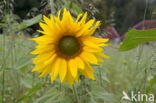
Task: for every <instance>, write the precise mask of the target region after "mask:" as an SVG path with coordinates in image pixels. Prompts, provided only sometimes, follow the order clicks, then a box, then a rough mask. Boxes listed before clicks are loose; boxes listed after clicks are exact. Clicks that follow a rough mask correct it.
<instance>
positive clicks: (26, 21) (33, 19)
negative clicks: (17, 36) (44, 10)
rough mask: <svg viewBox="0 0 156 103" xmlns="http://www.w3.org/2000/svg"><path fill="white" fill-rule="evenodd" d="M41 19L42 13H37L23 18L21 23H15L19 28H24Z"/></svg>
mask: <svg viewBox="0 0 156 103" xmlns="http://www.w3.org/2000/svg"><path fill="white" fill-rule="evenodd" d="M41 19H42V15H38V16H36V17H34V18H32V19H29V20H24V21H23V22H22V23H21V24H19V25H17V26H18V27H19V30H22V29H25V28H27V27H29V26H32V25H34V24H36V23H38V22H39V21H40V20H41Z"/></svg>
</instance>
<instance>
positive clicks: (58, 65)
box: [51, 58, 61, 81]
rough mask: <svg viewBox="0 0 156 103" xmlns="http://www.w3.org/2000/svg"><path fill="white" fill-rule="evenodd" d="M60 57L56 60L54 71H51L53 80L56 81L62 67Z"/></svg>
mask: <svg viewBox="0 0 156 103" xmlns="http://www.w3.org/2000/svg"><path fill="white" fill-rule="evenodd" d="M60 65H61V64H60V58H57V59H56V61H55V62H54V64H53V67H52V71H51V81H54V80H55V79H56V78H57V76H58V73H59V69H60Z"/></svg>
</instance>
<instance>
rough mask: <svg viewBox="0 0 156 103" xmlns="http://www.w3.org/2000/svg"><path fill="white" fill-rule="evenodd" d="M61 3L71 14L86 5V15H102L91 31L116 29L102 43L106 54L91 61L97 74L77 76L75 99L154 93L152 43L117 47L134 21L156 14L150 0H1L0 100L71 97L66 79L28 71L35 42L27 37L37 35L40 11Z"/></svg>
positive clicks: (41, 101)
mask: <svg viewBox="0 0 156 103" xmlns="http://www.w3.org/2000/svg"><path fill="white" fill-rule="evenodd" d="M64 7H65V8H68V9H69V10H70V11H71V12H72V15H73V16H74V17H76V15H77V14H79V13H82V12H85V11H87V12H88V14H89V18H95V19H97V20H101V22H102V25H101V27H100V28H99V29H98V30H97V32H96V34H95V36H97V37H101V38H102V37H105V35H106V32H105V28H107V27H114V28H115V29H116V31H118V35H119V36H118V37H113V36H112V37H110V38H111V40H110V42H109V44H110V46H109V47H106V48H105V53H106V54H107V55H109V56H110V59H106V60H105V62H104V63H102V64H101V65H100V66H94V65H93V68H94V70H95V77H96V80H95V81H93V80H89V79H87V78H85V77H84V76H81V77H80V81H79V83H78V84H76V91H77V94H78V98H79V102H80V103H148V102H146V101H142V102H130V101H124V100H121V98H122V96H123V94H122V92H123V91H125V92H126V93H128V94H130V92H131V91H134V92H135V93H138V92H141V93H144V94H150V93H152V94H154V95H155V96H156V43H155V42H148V43H144V44H141V45H139V46H137V47H136V48H134V49H131V50H129V51H120V50H119V48H120V45H121V43H122V37H123V35H124V34H126V33H127V32H128V31H129V30H130V29H131V28H133V26H134V25H136V24H137V23H139V22H140V21H143V20H154V19H156V1H155V0H49V1H48V0H1V1H0V103H76V100H75V95H74V94H73V88H72V87H71V86H70V85H68V84H66V83H63V84H61V83H60V82H59V80H56V81H55V82H53V83H52V82H51V81H50V80H49V77H48V76H46V77H44V78H38V75H39V74H38V73H32V72H31V70H32V68H33V67H34V65H33V64H32V58H33V57H34V56H33V55H31V54H30V51H32V50H34V46H35V43H34V42H33V41H31V40H29V39H30V38H32V37H36V36H40V35H41V34H39V33H38V32H36V30H38V29H39V25H38V22H39V21H41V19H42V15H46V16H48V15H49V14H50V13H52V14H54V15H55V14H56V13H57V11H58V10H59V9H60V8H64ZM145 26H146V25H145V24H143V25H142V29H145ZM155 33H156V32H155ZM112 38H113V39H112ZM128 42H129V43H130V44H131V43H132V42H133V41H128ZM132 44H133V43H132ZM149 103H150V102H149Z"/></svg>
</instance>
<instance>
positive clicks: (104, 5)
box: [14, 0, 156, 35]
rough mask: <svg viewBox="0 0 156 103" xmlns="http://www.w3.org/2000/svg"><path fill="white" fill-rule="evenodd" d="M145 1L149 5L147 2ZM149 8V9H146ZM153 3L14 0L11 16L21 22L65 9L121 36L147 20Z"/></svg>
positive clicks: (140, 1) (102, 0) (86, 0)
mask: <svg viewBox="0 0 156 103" xmlns="http://www.w3.org/2000/svg"><path fill="white" fill-rule="evenodd" d="M146 1H148V2H146ZM149 5H150V6H149ZM155 5H156V3H155V2H150V0H96V1H95V0H38V1H37V0H15V6H14V8H15V10H14V13H15V14H17V15H19V16H20V17H21V18H22V19H24V18H25V19H26V18H30V17H33V16H34V15H35V16H36V15H38V14H40V13H41V14H44V15H47V14H49V13H50V12H51V11H52V13H53V14H55V13H56V12H57V11H58V10H59V9H60V8H64V7H66V8H68V9H70V11H72V13H73V15H74V16H76V15H77V14H78V13H81V12H82V11H87V12H88V13H89V15H90V16H91V17H92V18H96V19H99V20H101V21H102V27H101V29H103V28H105V27H106V26H115V27H116V28H117V30H118V31H119V32H120V35H122V34H123V33H124V32H126V31H127V29H128V28H129V27H133V26H134V25H135V24H137V23H138V22H140V21H142V20H143V19H144V14H145V9H147V11H148V12H147V14H146V17H145V18H146V19H150V18H151V16H152V14H151V12H153V10H154V8H155Z"/></svg>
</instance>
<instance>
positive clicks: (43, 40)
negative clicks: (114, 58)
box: [32, 9, 108, 85]
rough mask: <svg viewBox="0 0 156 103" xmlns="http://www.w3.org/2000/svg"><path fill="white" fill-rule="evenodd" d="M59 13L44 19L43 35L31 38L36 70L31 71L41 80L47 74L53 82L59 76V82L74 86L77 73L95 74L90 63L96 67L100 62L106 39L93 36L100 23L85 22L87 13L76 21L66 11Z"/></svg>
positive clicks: (91, 77) (92, 75)
mask: <svg viewBox="0 0 156 103" xmlns="http://www.w3.org/2000/svg"><path fill="white" fill-rule="evenodd" d="M60 15H61V10H60V11H59V12H58V15H57V16H53V15H50V17H49V18H48V17H45V16H43V22H40V23H39V25H40V27H41V28H42V30H38V32H40V33H42V34H43V36H40V37H37V38H33V39H32V40H34V41H35V42H36V43H37V46H36V49H35V50H34V51H33V52H32V54H35V55H37V56H36V57H35V58H34V59H33V63H34V64H35V67H34V69H33V70H32V71H37V72H39V73H40V77H44V76H46V75H47V74H49V75H50V78H51V80H52V81H54V80H55V79H56V78H57V77H58V76H59V78H60V81H61V82H68V83H69V84H71V85H72V84H73V83H74V82H77V81H78V77H79V74H83V75H85V76H86V77H88V78H90V79H93V80H94V79H95V78H94V71H93V69H92V68H91V66H90V64H95V65H98V64H99V62H103V59H102V58H103V57H104V58H108V56H106V55H105V54H103V48H102V47H103V46H107V44H104V43H105V42H107V41H108V39H102V38H96V37H93V36H92V35H93V33H94V32H95V30H96V29H97V28H98V27H99V26H100V21H95V20H93V19H91V20H89V21H87V20H86V19H87V13H84V14H80V15H78V17H77V18H76V19H75V18H73V17H72V16H71V14H70V12H69V11H68V10H67V9H64V10H62V16H60Z"/></svg>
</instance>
